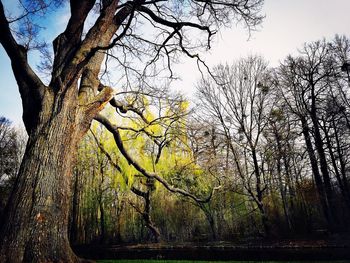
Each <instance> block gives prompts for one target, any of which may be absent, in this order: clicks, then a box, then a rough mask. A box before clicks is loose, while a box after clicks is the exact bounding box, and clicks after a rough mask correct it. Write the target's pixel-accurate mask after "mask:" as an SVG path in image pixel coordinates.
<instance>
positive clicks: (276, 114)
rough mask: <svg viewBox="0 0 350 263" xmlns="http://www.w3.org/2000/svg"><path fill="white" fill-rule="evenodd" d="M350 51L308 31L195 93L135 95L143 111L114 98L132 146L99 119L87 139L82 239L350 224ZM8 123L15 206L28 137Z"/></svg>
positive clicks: (202, 236)
mask: <svg viewBox="0 0 350 263" xmlns="http://www.w3.org/2000/svg"><path fill="white" fill-rule="evenodd" d="M349 56H350V40H349V39H348V38H347V37H345V36H335V38H334V39H332V40H330V41H326V40H319V41H316V42H312V43H306V44H305V45H304V46H303V47H302V48H301V49H300V50H299V53H298V55H296V56H288V57H287V58H286V59H285V60H284V61H283V62H282V63H281V65H280V66H279V67H277V68H271V67H269V65H268V63H267V61H266V60H265V59H264V58H263V57H261V56H249V57H246V58H242V59H240V60H238V61H236V62H235V63H234V64H232V65H228V64H226V65H217V66H216V67H215V68H214V69H213V70H212V71H211V75H209V74H207V75H204V76H203V78H202V79H200V80H198V83H197V87H196V88H197V92H196V97H195V98H192V100H191V101H189V100H186V99H185V98H184V97H183V96H181V94H171V93H169V92H165V91H163V94H160V93H148V94H146V93H135V94H130V95H128V96H129V97H128V98H127V100H128V102H129V104H127V105H123V107H126V108H127V109H128V110H131V111H133V112H132V114H128V115H127V114H126V112H124V111H123V108H121V107H119V108H117V114H116V115H115V110H113V108H112V107H106V109H105V110H104V111H105V115H106V116H108V117H109V118H110V119H111V120H112V121H111V123H112V124H111V125H112V126H116V125H118V127H117V128H118V129H119V130H120V139H121V140H122V142H123V146H120V145H119V144H118V141H116V140H115V138H114V137H113V135H114V134H113V129H112V128H111V127H108V126H107V129H106V128H104V127H103V126H102V125H101V124H100V123H99V122H93V125H92V126H91V128H90V130H89V131H88V132H87V134H86V136H85V137H84V138H83V140H82V142H81V143H80V144H79V150H78V158H77V164H76V165H75V167H74V173H73V183H72V186H71V187H72V195H71V198H70V203H71V209H70V216H69V238H70V241H71V243H72V244H95V243H98V244H116V243H120V242H126V243H133V242H134V243H135V242H162V241H164V242H183V241H195V242H204V241H215V240H226V241H238V242H239V241H242V240H247V239H254V238H255V239H261V238H277V239H278V238H279V239H283V238H297V237H299V238H303V237H304V238H305V237H307V236H310V235H311V236H315V237H316V236H325V235H330V234H332V233H339V232H344V231H348V230H349V229H348V227H349V226H348V223H347V222H348V220H349V212H350V210H349V209H350V205H349V204H350V189H349V183H350V182H349V169H350V166H349V165H350V164H349V154H350V147H349V146H350V145H349V135H350V122H349V121H350V104H349V101H350V98H349V95H350V94H349V85H350V75H349V73H350V72H349V71H350V64H347V62H346V61H348V60H347V59H348V58H349ZM134 109H137V110H134ZM102 121H103V120H102ZM111 131H112V132H111ZM0 132H1V166H0V168H1V174H7V175H9V180H7V181H4V182H6V183H2V184H1V194H2V196H3V198H2V209H3V208H4V204H5V200H6V198H5V197H6V196H8V193H9V188H10V185H11V182H12V181H13V180H14V178H15V177H16V174H17V171H18V167H19V162H20V159H21V155H22V154H23V149H24V147H25V139H24V135H23V134H22V135H21V133H20V132H19V131H16V130H15V129H14V128H13V127H11V124H10V121H9V120H7V119H6V118H5V117H2V119H1V131H0ZM121 152H125V153H127V154H126V157H125V156H124V155H123V154H122V153H121ZM128 156H130V159H129V158H128ZM135 164H136V165H135ZM138 164H142V168H141V167H139V166H138ZM142 169H144V170H145V171H148V172H145V171H143V170H142Z"/></svg>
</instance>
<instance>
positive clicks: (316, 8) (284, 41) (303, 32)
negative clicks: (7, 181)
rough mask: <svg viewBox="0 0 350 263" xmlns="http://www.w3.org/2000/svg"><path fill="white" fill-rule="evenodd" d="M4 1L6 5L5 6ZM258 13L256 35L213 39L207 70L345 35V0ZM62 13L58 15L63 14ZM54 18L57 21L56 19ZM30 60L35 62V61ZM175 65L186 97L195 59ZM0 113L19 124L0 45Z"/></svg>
mask: <svg viewBox="0 0 350 263" xmlns="http://www.w3.org/2000/svg"><path fill="white" fill-rule="evenodd" d="M10 1H13V0H5V1H3V2H4V4H5V6H6V2H8V3H9V2H10ZM263 13H264V14H265V15H266V18H265V20H264V22H263V24H262V26H261V28H260V29H259V31H258V32H252V35H251V37H250V39H249V40H248V34H247V32H246V30H244V28H242V26H241V25H233V26H232V28H231V29H224V30H222V31H221V33H220V34H219V35H217V36H216V39H215V41H214V43H213V44H212V50H211V52H210V53H207V54H205V56H204V58H205V60H206V61H207V63H208V64H209V65H210V66H214V65H216V64H218V63H226V62H227V63H232V62H233V61H234V60H237V59H239V58H240V57H244V56H247V55H251V54H259V55H262V56H264V57H265V58H266V59H267V60H268V61H270V65H271V66H278V64H279V62H280V61H282V60H283V59H284V58H285V57H286V56H287V55H288V54H293V53H296V52H297V49H298V48H301V47H302V45H303V43H305V42H310V41H315V40H319V39H322V38H323V37H325V38H326V39H329V40H330V39H332V38H333V37H334V36H335V34H339V35H346V36H347V37H350V0H265V4H264V8H263ZM64 15H65V14H62V13H61V14H58V16H61V17H62V16H64ZM56 18H57V17H56ZM59 21H65V19H61V20H57V21H55V20H54V19H52V23H53V25H54V29H53V30H50V32H51V33H52V34H53V35H54V34H56V33H58V32H55V30H58V28H60V27H62V25H59ZM34 59H35V58H34ZM184 61H185V62H184V63H183V64H181V65H178V66H176V67H175V70H176V72H177V75H179V76H181V78H182V81H181V82H177V83H174V88H176V89H181V90H182V91H184V92H185V93H186V94H188V95H189V96H190V95H191V94H192V93H193V92H194V86H195V83H196V81H197V80H198V78H199V77H200V74H199V72H197V71H196V66H195V61H191V60H189V59H185V60H184ZM0 115H3V116H5V117H7V118H9V119H11V120H12V121H13V122H14V123H16V124H19V123H21V115H22V106H21V101H20V96H19V92H18V88H17V85H16V82H15V80H14V77H13V73H12V71H11V65H10V62H9V59H8V58H7V57H6V53H5V52H4V50H3V48H2V46H1V45H0Z"/></svg>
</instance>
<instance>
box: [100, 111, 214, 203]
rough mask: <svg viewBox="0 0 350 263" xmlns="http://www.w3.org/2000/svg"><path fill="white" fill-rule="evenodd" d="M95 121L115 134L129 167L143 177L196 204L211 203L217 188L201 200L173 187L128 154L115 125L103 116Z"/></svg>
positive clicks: (116, 141) (117, 143)
mask: <svg viewBox="0 0 350 263" xmlns="http://www.w3.org/2000/svg"><path fill="white" fill-rule="evenodd" d="M95 120H96V121H98V122H99V123H101V124H102V125H103V126H105V127H106V129H107V130H108V131H109V132H110V133H112V134H113V137H114V141H115V143H116V145H117V147H118V149H119V151H120V152H121V154H122V155H123V156H124V158H125V159H126V160H127V161H128V163H129V165H132V166H133V167H134V168H135V169H136V170H137V171H138V172H140V173H141V174H142V175H143V176H145V177H147V178H154V179H155V180H157V181H158V182H159V183H161V184H162V185H163V186H164V187H165V188H166V189H167V190H169V191H170V192H172V193H177V194H181V195H183V196H185V197H189V198H191V199H193V200H194V201H195V202H198V203H207V202H209V201H210V199H211V197H212V195H213V192H214V190H215V189H216V188H214V189H213V190H212V191H211V192H210V194H209V196H208V197H206V198H205V199H201V198H198V197H196V196H195V195H193V194H191V193H189V192H187V191H185V190H183V189H180V188H176V187H173V186H171V185H170V184H169V183H168V182H167V181H166V180H165V179H164V178H162V177H160V176H159V175H158V174H156V173H150V172H148V171H147V170H146V169H144V168H143V167H142V166H141V165H140V164H139V163H138V162H137V161H136V160H134V159H133V158H132V157H131V156H130V155H129V153H128V152H127V150H126V149H125V147H124V144H123V141H122V139H121V136H120V133H119V130H118V128H117V127H116V126H115V125H113V124H112V123H111V122H110V121H109V120H108V119H107V118H106V117H104V116H102V115H97V116H96V117H95Z"/></svg>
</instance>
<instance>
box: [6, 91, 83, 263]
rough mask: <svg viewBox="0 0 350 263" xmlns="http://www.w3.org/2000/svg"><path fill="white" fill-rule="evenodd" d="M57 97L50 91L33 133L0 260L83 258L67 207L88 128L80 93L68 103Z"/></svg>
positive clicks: (10, 205)
mask: <svg viewBox="0 0 350 263" xmlns="http://www.w3.org/2000/svg"><path fill="white" fill-rule="evenodd" d="M71 95H72V94H70V96H71ZM52 98H53V96H51V95H47V96H46V100H45V102H47V103H46V104H44V106H43V109H42V111H41V113H40V120H41V121H40V122H39V123H40V124H39V125H37V126H36V127H35V128H34V129H32V131H31V133H30V134H29V140H28V144H27V147H26V151H25V155H24V158H23V161H22V164H21V168H20V171H19V174H18V177H17V180H16V182H15V186H14V191H13V192H12V194H11V197H10V199H9V202H8V204H7V208H6V212H5V213H6V214H5V217H4V218H6V221H5V222H4V224H3V227H2V229H1V237H2V240H0V255H1V257H0V262H78V258H77V257H76V256H75V255H74V253H73V252H72V250H71V248H70V245H69V241H68V213H69V204H70V189H71V177H72V166H73V165H74V161H75V155H76V151H77V144H78V141H79V139H80V138H81V136H82V134H83V133H84V129H83V128H82V127H81V126H80V125H79V124H78V123H77V121H76V120H78V119H79V118H77V116H79V113H77V110H76V106H73V105H74V99H75V96H71V98H70V99H69V100H67V97H66V100H65V101H64V103H59V102H58V101H60V100H56V103H54V102H53V100H52ZM79 122H80V120H79ZM85 130H86V128H85Z"/></svg>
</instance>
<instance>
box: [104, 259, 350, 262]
mask: <svg viewBox="0 0 350 263" xmlns="http://www.w3.org/2000/svg"><path fill="white" fill-rule="evenodd" d="M97 262H98V263H194V262H198V263H259V262H260V263H299V262H302V263H320V261H200V260H148V259H134V260H125V259H120V260H98V261H97ZM321 262H322V263H346V262H349V261H342V260H335V261H321Z"/></svg>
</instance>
